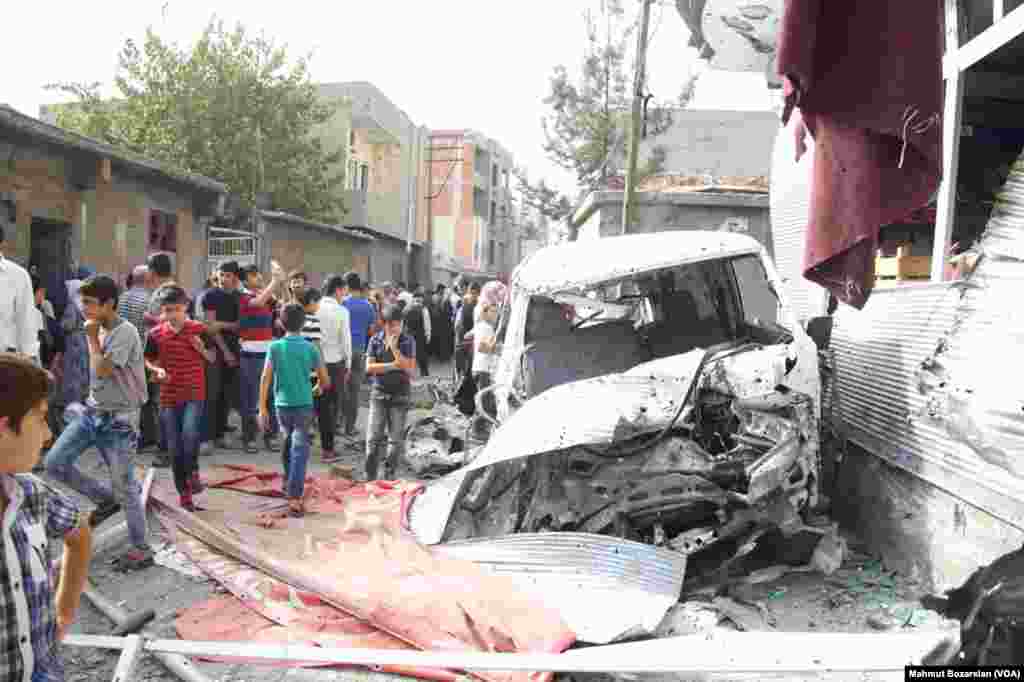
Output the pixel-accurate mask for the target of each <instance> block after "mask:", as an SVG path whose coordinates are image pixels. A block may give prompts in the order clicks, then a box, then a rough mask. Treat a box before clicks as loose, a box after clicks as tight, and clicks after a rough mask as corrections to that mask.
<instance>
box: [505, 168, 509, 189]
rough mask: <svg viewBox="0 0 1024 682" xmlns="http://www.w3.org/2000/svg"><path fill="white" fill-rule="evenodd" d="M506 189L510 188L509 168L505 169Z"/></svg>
mask: <svg viewBox="0 0 1024 682" xmlns="http://www.w3.org/2000/svg"><path fill="white" fill-rule="evenodd" d="M505 189H508V170H507V169H506V170H505Z"/></svg>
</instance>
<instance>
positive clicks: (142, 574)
mask: <svg viewBox="0 0 1024 682" xmlns="http://www.w3.org/2000/svg"><path fill="white" fill-rule="evenodd" d="M442 371H443V370H442ZM435 374H438V372H435ZM366 414H367V409H366V408H365V406H364V408H363V409H362V411H361V414H360V420H359V428H360V430H361V431H364V429H365V421H366ZM422 414H426V413H425V412H423V413H422ZM416 416H421V415H416V414H413V415H410V418H411V419H412V418H415V417H416ZM364 432H365V431H364ZM231 444H232V442H231V441H230V440H229V445H231ZM339 450H341V451H343V452H345V455H346V459H345V460H344V461H343V463H346V464H351V465H353V466H354V467H355V469H354V470H355V471H356V472H361V471H362V469H361V463H362V447H361V444H357V443H354V444H351V446H350V447H349V448H339ZM151 459H152V455H143V456H140V460H141V461H140V464H145V465H148V464H149V463H150V461H151ZM226 463H245V464H252V465H258V466H265V467H270V468H274V467H277V466H279V460H278V457H277V456H276V455H275V454H273V453H269V452H260V453H259V454H256V455H247V454H245V453H244V452H242V451H241V450H240V449H229V450H223V451H216V452H215V453H213V454H212V455H209V456H206V457H203V459H202V461H201V466H210V465H213V464H226ZM81 466H82V467H83V468H84V469H86V470H93V471H95V472H97V474H99V473H100V467H101V464H100V460H99V456H98V454H97V453H95V452H94V451H93V452H89V453H87V454H86V455H85V456H84V457H83V458H82V460H81ZM310 468H311V472H312V473H325V472H326V469H327V467H326V466H325V465H323V464H322V463H320V461H319V448H318V447H315V448H314V454H313V457H312V458H311V462H310ZM157 472H158V473H157V476H159V477H169V475H170V471H169V469H158V470H157ZM401 474H402V472H401V471H400V472H399V475H401ZM86 504H88V503H86ZM122 518H123V517H121V516H120V515H118V516H116V517H114V518H113V519H111V520H108V521H107V522H106V523H105V524H104V526H103V527H109V526H110V525H113V524H116V523H118V522H119V521H120V520H121V519H122ZM150 529H151V532H152V535H153V538H152V542H153V545H154V547H155V548H157V549H159V548H160V547H161V546H162V545H164V544H165V543H167V540H166V538H165V537H164V536H163V530H162V528H161V526H160V524H159V522H158V521H157V520H156V519H155V518H152V517H151V519H150ZM101 530H102V529H101ZM849 540H850V543H851V548H852V549H851V552H850V553H849V554H850V556H848V557H847V559H846V560H845V562H844V564H843V566H842V567H841V568H840V569H839V570H838V571H836V572H835V573H834V574H833V575H831V576H827V577H826V576H824V575H822V574H820V573H788V574H786V575H782V576H778V577H774V579H772V576H771V575H767V576H765V577H766V580H765V582H760V583H754V584H752V583H749V582H744V583H740V584H738V585H735V586H733V587H732V588H731V589H730V590H729V597H730V598H731V603H734V604H740V605H742V606H743V609H742V615H743V616H744V617H743V618H742V619H741V620H743V621H744V622H745V623H746V625H747V627H756V628H758V629H765V630H779V631H794V632H868V631H880V632H881V631H883V630H899V629H901V628H914V629H917V630H938V629H945V628H948V627H949V623H944V622H943V621H941V620H940V619H939V618H938V617H937V616H936V615H935V614H933V613H931V612H928V611H924V610H923V609H921V608H920V606H919V605H917V599H918V598H919V597H920V596H921V595H922V594H923V592H922V588H921V586H919V585H917V584H915V583H913V582H911V581H910V580H908V579H906V578H905V577H903V576H900V575H899V574H896V573H894V572H890V571H887V570H886V569H885V567H884V566H883V565H882V564H881V563H880V562H879V561H877V560H875V559H873V558H871V557H870V556H867V555H866V554H863V553H860V552H858V551H857V549H858V548H857V544H856V540H855V539H853V538H849ZM121 549H122V548H120V547H115V548H113V549H112V550H111V551H109V552H106V553H105V554H103V555H100V556H96V557H95V558H94V559H93V562H92V565H91V568H90V577H91V580H92V581H93V584H94V585H95V586H96V587H97V588H98V589H99V590H100V591H101V592H103V593H104V594H105V596H107V597H108V598H110V599H111V600H112V601H114V602H117V603H119V604H120V605H121V606H122V607H123V608H125V609H126V610H129V611H132V610H138V609H142V608H152V609H154V610H155V611H156V613H157V618H156V620H155V621H154V622H153V623H152V624H151V625H150V627H151V628H152V629H153V630H154V631H155V634H156V635H158V636H165V637H170V638H174V637H176V633H175V631H174V619H175V617H176V615H177V613H178V612H179V611H180V610H182V609H184V608H187V607H188V606H190V605H192V604H195V603H197V602H200V601H202V600H205V599H207V598H209V597H210V596H212V595H214V594H216V593H218V592H219V591H220V590H219V588H218V586H217V585H216V584H215V583H213V582H211V581H209V580H206V579H205V578H196V577H191V576H188V575H185V574H183V573H180V572H178V571H176V570H172V569H170V568H167V567H164V566H160V565H156V566H153V567H151V568H149V569H146V570H144V571H139V572H134V573H127V574H125V573H120V572H118V571H116V570H115V569H114V568H113V567H112V566H111V563H110V562H111V559H112V558H113V557H114V556H116V555H117V553H118V552H119V551H120V550H121ZM769 573H770V572H769ZM701 600H704V601H706V602H710V601H711V596H710V595H698V596H696V597H694V599H693V600H692V601H696V602H700V601H701ZM708 606H710V604H708ZM696 608H697V610H698V611H699V610H700V607H696ZM687 610H690V609H689V607H687ZM720 613H721V612H720ZM686 617H687V616H684V619H685V618H686ZM110 630H111V623H110V622H109V621H108V620H107V619H106V618H105V617H104V616H103V615H102V614H101V613H100V612H98V611H97V610H95V608H94V607H93V606H92V605H91V604H89V602H88V600H86V599H84V598H83V603H82V608H81V611H80V613H79V619H78V621H77V623H76V625H75V626H74V628H73V629H72V632H74V633H79V634H93V635H103V634H109V633H110ZM62 655H63V657H64V661H65V665H66V669H67V679H68V681H69V682H86V681H90V682H91V681H93V680H110V679H112V677H113V671H114V667H115V664H116V662H117V653H116V652H110V651H101V650H95V649H87V648H78V647H71V646H65V647H63V649H62ZM197 665H198V667H199V669H200V670H201V671H202V672H203V673H205V674H206V675H208V676H209V677H210V679H211V680H219V681H220V682H271V681H273V680H289V681H292V680H294V681H306V680H308V681H310V682H327V681H329V680H346V681H348V682H378V681H380V682H383V681H384V680H388V679H395V677H396V676H393V675H386V674H382V673H374V672H369V671H362V670H341V671H338V670H302V669H281V668H269V667H256V666H251V665H226V664H212V663H205V662H200V663H198V664H197ZM574 677H575V676H574ZM588 677H589V678H591V679H593V678H595V677H603V676H588ZM659 677H664V676H659ZM133 679H134V680H135V681H137V682H171V681H172V680H177V678H176V677H175V676H174V675H172V674H171V673H170V672H168V671H167V670H166V669H164V668H163V666H162V665H161V664H160V663H159V662H158V661H157V660H156V659H154V658H152V657H150V656H143V658H142V659H141V661H140V663H139V665H138V667H137V668H136V672H135V675H134V678H133ZM566 679H568V676H566ZM579 679H582V677H580V678H579ZM645 679H646V676H645ZM652 679H653V678H652ZM673 679H679V678H678V677H674V678H673ZM717 679H721V678H717ZM737 679H741V678H737ZM742 679H750V678H749V676H745V677H744V678H742ZM786 679H803V678H802V677H799V676H797V677H794V676H789V677H787V678H786ZM809 679H825V678H821V677H812V678H809ZM828 679H831V680H865V679H876V678H870V677H865V676H862V675H830V676H828Z"/></svg>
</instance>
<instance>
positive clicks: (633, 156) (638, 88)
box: [622, 0, 652, 234]
mask: <svg viewBox="0 0 1024 682" xmlns="http://www.w3.org/2000/svg"><path fill="white" fill-rule="evenodd" d="M640 2H642V3H643V8H642V9H641V17H640V35H639V37H638V38H637V43H636V74H635V76H634V79H633V114H632V117H631V118H630V129H629V161H628V164H629V165H628V167H627V169H626V191H625V193H624V194H625V196H624V197H623V199H622V234H626V232H627V231H628V228H629V221H630V214H631V213H632V212H633V195H634V193H635V192H636V165H637V157H638V155H639V151H640V130H641V127H642V124H643V121H641V117H642V116H643V102H644V80H645V73H644V71H645V70H646V67H647V28H648V26H649V24H650V23H651V2H652V0H640Z"/></svg>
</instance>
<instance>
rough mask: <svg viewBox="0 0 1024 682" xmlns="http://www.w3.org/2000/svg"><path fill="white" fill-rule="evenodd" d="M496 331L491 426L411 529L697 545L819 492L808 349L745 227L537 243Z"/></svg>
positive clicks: (756, 526)
mask: <svg viewBox="0 0 1024 682" xmlns="http://www.w3.org/2000/svg"><path fill="white" fill-rule="evenodd" d="M499 336H500V340H501V343H502V348H501V356H500V366H499V369H498V371H497V373H496V375H495V383H496V387H495V389H494V390H495V396H496V398H497V405H498V410H497V411H498V414H497V415H494V416H495V419H496V423H497V424H498V425H497V426H496V427H495V430H494V432H493V434H492V435H491V438H490V440H489V441H488V442H487V443H486V445H485V446H484V447H482V448H481V449H480V450H478V451H477V452H476V453H475V455H474V457H473V459H472V461H471V462H470V463H468V464H467V465H466V466H464V467H462V468H461V469H459V470H457V471H455V472H453V473H452V474H450V475H448V476H447V477H445V478H442V479H439V480H437V481H435V482H433V483H432V484H431V485H430V486H428V488H427V490H426V491H425V492H424V493H423V494H422V495H420V496H419V498H418V499H417V500H416V502H415V503H414V504H413V507H412V510H411V517H410V522H411V525H412V529H413V532H414V533H415V534H416V535H417V536H418V537H419V538H420V540H421V541H423V542H425V543H428V544H433V543H437V542H441V541H453V540H465V539H470V538H484V537H498V536H504V535H510V534H515V533H536V532H548V531H567V532H576V533H597V534H605V535H615V536H618V537H620V538H623V539H629V540H637V541H641V542H645V543H650V544H654V545H658V546H662V547H665V548H668V549H675V550H677V551H679V552H682V553H685V554H690V553H693V552H697V551H700V550H703V549H706V548H708V547H709V546H710V545H713V544H716V543H718V542H719V541H721V540H723V539H725V538H730V539H733V540H735V539H737V538H750V537H751V534H753V533H757V532H763V531H764V529H765V528H766V527H769V526H770V527H773V528H779V527H782V528H789V529H792V530H795V529H797V528H799V527H801V526H802V520H801V513H802V512H803V511H804V510H806V509H808V508H810V507H813V506H814V505H815V504H816V503H817V495H818V484H819V481H820V479H821V471H820V469H821V466H820V460H819V445H818V443H819V440H818V419H819V414H820V408H819V401H820V393H821V390H820V376H819V370H818V351H817V347H816V345H815V344H814V342H813V341H812V340H811V339H810V338H809V337H808V336H807V334H806V333H805V332H804V330H803V329H802V328H801V327H800V326H799V325H798V324H796V321H795V318H794V317H793V314H792V311H791V310H790V309H789V306H788V305H787V304H786V301H785V300H784V298H783V294H782V287H781V283H780V282H779V279H778V276H777V275H776V272H775V269H774V267H773V266H772V263H771V262H770V260H769V258H768V257H767V255H766V253H765V252H764V250H763V248H762V247H761V246H760V245H759V244H758V243H757V242H756V241H754V240H753V239H751V238H749V237H746V236H743V235H738V234H728V233H717V232H668V233H656V234H646V235H627V236H621V237H612V238H606V239H600V240H595V241H591V242H576V243H572V244H567V245H563V246H555V247H550V248H547V249H543V250H541V251H539V252H537V253H536V254H534V255H533V256H532V257H531V258H529V259H528V260H527V261H526V262H524V263H523V264H522V265H520V267H519V268H518V269H517V270H516V272H515V274H514V275H513V279H512V283H511V291H510V297H509V301H508V303H507V305H506V309H505V310H504V311H503V314H502V320H501V323H500V325H499ZM748 544H749V541H748Z"/></svg>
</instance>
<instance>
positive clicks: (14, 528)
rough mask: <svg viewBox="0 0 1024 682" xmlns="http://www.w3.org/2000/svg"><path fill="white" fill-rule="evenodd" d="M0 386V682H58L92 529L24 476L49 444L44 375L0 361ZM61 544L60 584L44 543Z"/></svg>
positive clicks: (60, 498) (19, 361)
mask: <svg viewBox="0 0 1024 682" xmlns="http://www.w3.org/2000/svg"><path fill="white" fill-rule="evenodd" d="M0 386H3V387H4V390H3V391H2V392H0V520H2V521H0V565H2V567H3V571H2V572H0V682H60V681H61V680H63V679H64V671H63V668H62V666H61V662H60V657H59V656H58V654H57V642H58V641H60V639H61V638H62V637H63V636H64V634H65V633H66V632H67V630H68V628H69V627H70V626H71V623H72V622H73V621H74V619H75V613H76V612H77V611H78V605H79V602H80V600H81V596H82V590H83V588H84V587H85V579H86V575H87V572H88V569H89V558H90V555H91V539H90V532H89V524H88V520H87V517H86V515H85V514H84V513H83V512H81V511H80V510H79V509H78V507H77V506H76V505H75V504H74V502H72V501H71V500H70V499H69V498H67V497H65V496H64V495H61V494H60V493H58V492H57V491H55V490H54V489H52V488H50V487H49V486H48V485H47V484H45V483H44V482H43V481H41V480H40V479H38V478H36V477H35V476H32V475H30V474H28V472H30V471H32V467H33V465H35V463H36V462H37V461H38V460H39V453H40V451H41V449H42V447H43V443H45V442H46V440H47V439H49V438H50V428H49V426H47V419H46V418H47V397H48V395H49V391H50V379H49V377H48V376H47V373H46V372H45V371H44V370H42V369H40V368H38V367H36V366H35V365H33V364H32V363H31V362H29V361H27V360H25V359H23V358H20V357H18V356H16V355H13V354H8V353H4V354H0ZM58 539H60V540H63V542H64V556H63V559H62V564H61V572H60V576H59V578H58V577H57V576H55V575H53V574H52V573H51V572H50V570H49V561H48V558H47V557H48V553H47V543H48V541H50V540H58ZM55 584H57V585H59V587H58V588H57V590H56V594H54V585H55Z"/></svg>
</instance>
